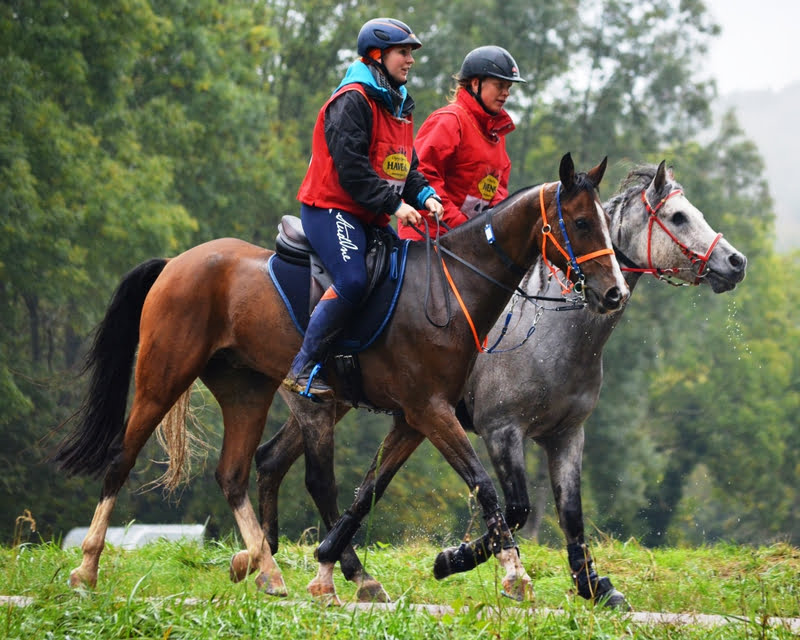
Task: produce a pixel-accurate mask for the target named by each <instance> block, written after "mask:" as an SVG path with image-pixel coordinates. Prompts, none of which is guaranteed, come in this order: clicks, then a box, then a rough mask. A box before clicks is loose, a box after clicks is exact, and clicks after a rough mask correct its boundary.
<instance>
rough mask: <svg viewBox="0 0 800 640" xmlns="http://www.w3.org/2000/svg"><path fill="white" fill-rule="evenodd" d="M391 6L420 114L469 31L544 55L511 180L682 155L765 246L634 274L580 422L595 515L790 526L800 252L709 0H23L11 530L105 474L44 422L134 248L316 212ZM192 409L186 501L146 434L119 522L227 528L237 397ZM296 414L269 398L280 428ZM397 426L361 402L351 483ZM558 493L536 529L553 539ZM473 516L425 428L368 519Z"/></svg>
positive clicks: (750, 236)
mask: <svg viewBox="0 0 800 640" xmlns="http://www.w3.org/2000/svg"><path fill="white" fill-rule="evenodd" d="M375 15H394V16H397V17H399V18H401V19H404V20H406V21H407V22H408V23H409V24H410V25H411V26H412V27H413V28H414V29H415V31H416V33H417V34H418V35H419V37H420V38H421V40H422V41H423V43H424V46H423V48H422V49H420V50H419V51H417V52H415V58H416V61H417V64H416V65H415V67H414V69H413V70H412V74H411V80H410V83H409V90H410V92H411V93H412V95H413V96H414V98H415V100H416V103H417V111H416V113H415V122H416V124H417V125H419V124H420V123H421V122H422V121H423V120H424V118H425V116H426V115H427V114H428V113H430V112H431V111H433V110H434V109H435V108H437V107H439V106H441V105H442V104H444V103H445V101H446V99H447V96H448V94H449V92H450V90H451V88H452V87H453V79H452V75H453V74H454V73H455V72H456V71H457V70H458V68H459V67H460V64H461V61H462V60H463V57H464V55H465V54H466V53H467V52H468V51H469V50H471V49H472V48H474V47H476V46H479V45H482V44H487V43H496V44H499V45H502V46H505V47H506V48H508V49H509V50H510V51H511V52H512V54H513V55H514V57H515V58H516V60H517V62H518V63H519V66H520V69H521V72H522V75H523V76H525V77H526V78H527V79H528V83H527V84H524V85H516V86H515V87H514V89H513V92H512V96H511V100H510V101H509V108H510V109H511V111H512V114H513V116H514V118H515V121H516V122H517V125H518V126H517V130H516V131H515V132H514V133H513V134H512V135H511V136H509V138H508V143H509V151H510V154H511V157H512V161H513V166H514V169H513V172H512V184H511V187H512V190H513V189H515V188H517V187H520V186H523V185H527V184H533V183H537V182H543V181H549V180H553V179H555V177H556V172H557V167H558V160H559V158H560V157H561V155H562V154H563V153H564V152H566V151H572V152H573V155H574V156H575V158H576V162H577V163H578V165H579V166H581V167H584V166H589V165H590V164H595V163H597V162H598V161H599V160H600V159H601V158H602V157H603V156H605V155H608V156H609V158H610V166H609V171H608V174H607V177H606V179H605V184H604V195H605V194H609V193H611V192H612V191H613V185H614V184H615V182H616V181H618V180H619V179H621V178H622V177H623V176H624V175H625V173H626V172H627V170H628V168H629V167H630V166H631V165H633V164H636V163H639V162H642V161H645V160H647V161H655V162H658V161H660V160H661V159H662V158H666V159H667V160H668V162H670V163H672V164H674V165H675V171H676V175H677V178H678V180H679V181H681V182H682V183H683V185H684V187H685V189H686V192H687V194H688V195H689V197H690V199H691V200H692V201H693V202H694V203H695V204H697V205H698V207H699V208H700V209H701V210H703V211H704V212H705V215H706V217H707V219H708V220H709V222H710V224H711V225H712V226H713V227H714V228H717V229H718V230H720V231H722V232H724V233H725V236H726V238H728V239H729V240H730V241H731V242H732V243H733V244H734V245H736V246H737V247H738V248H739V249H740V250H742V251H743V252H744V253H745V254H746V255H747V256H748V259H749V261H750V266H749V269H748V276H747V279H746V280H745V281H744V282H743V283H742V285H740V286H739V287H738V288H737V290H736V291H734V292H731V293H727V294H724V295H721V296H714V295H712V294H710V293H709V292H708V291H706V290H702V289H701V290H694V289H691V290H689V289H684V290H679V291H675V290H673V289H671V288H667V287H665V286H663V285H661V284H659V283H655V282H654V281H647V282H643V283H642V284H640V285H639V288H638V290H637V292H636V300H634V301H633V303H632V304H631V308H630V309H629V310H628V311H627V312H626V315H625V317H624V319H623V321H622V323H621V326H620V327H619V328H618V330H617V332H616V335H615V337H614V338H613V339H612V340H611V341H610V344H609V345H608V346H607V348H606V357H605V364H606V382H605V386H604V390H603V394H602V397H601V403H600V406H599V407H598V409H597V411H596V412H595V414H594V415H593V416H592V418H591V419H590V421H589V424H588V425H587V436H586V437H587V440H586V443H587V446H586V461H585V478H586V481H585V482H584V487H585V490H584V507H585V513H586V516H587V518H588V521H589V522H590V523H592V524H593V525H594V527H595V528H596V529H598V530H600V531H603V532H607V533H610V534H614V535H616V536H618V537H620V538H621V539H627V538H628V537H629V536H636V537H637V538H639V539H642V540H645V541H647V542H648V543H649V544H660V543H663V542H664V541H665V540H667V541H670V542H676V543H677V542H694V543H702V542H704V541H705V540H716V539H728V540H736V541H738V542H752V543H761V542H765V541H771V540H780V539H790V540H792V542H797V537H796V536H797V532H798V531H800V513H799V512H798V507H797V505H798V504H800V500H798V497H797V482H796V480H797V478H798V475H799V474H800V460H799V459H798V453H797V452H798V451H800V441H798V439H799V438H800V436H799V435H798V432H797V429H795V428H794V423H795V422H796V416H797V415H798V406H797V404H798V397H800V395H799V394H798V386H799V382H798V381H800V374H799V373H798V370H797V368H798V365H797V362H796V358H793V357H792V356H793V353H794V351H795V350H796V349H795V347H796V344H797V338H798V335H797V332H798V326H797V322H796V318H797V317H798V309H797V303H796V300H798V299H799V298H800V296H798V295H797V293H798V292H797V291H796V288H797V285H796V284H795V283H796V282H797V281H798V279H797V278H795V277H794V276H795V275H798V261H797V256H796V255H794V256H780V255H776V254H775V253H774V251H773V250H772V245H773V239H774V235H775V229H774V228H773V224H774V222H773V211H772V201H771V199H770V194H769V189H768V185H767V184H766V182H765V179H764V167H763V162H762V161H761V159H760V157H759V155H758V153H757V150H756V149H755V147H754V146H753V144H752V142H750V141H748V140H746V139H745V138H744V137H743V136H742V133H741V131H740V130H739V128H738V125H737V123H736V120H735V117H734V115H733V114H730V115H729V116H728V117H727V118H726V119H725V120H724V121H723V123H722V124H721V126H720V127H719V129H718V130H715V131H708V130H704V127H706V126H707V124H708V113H709V105H710V101H711V99H712V98H713V93H714V89H713V85H712V84H710V82H709V81H707V80H705V79H703V78H702V76H698V75H697V74H696V73H694V70H696V69H697V68H701V67H702V65H703V60H704V57H705V56H706V55H707V47H708V44H709V42H710V39H711V38H713V37H714V35H716V33H717V27H716V25H714V24H713V22H712V21H711V19H710V16H709V15H708V14H707V13H706V12H705V7H704V4H703V3H702V2H699V1H692V2H680V3H656V2H641V1H637V2H634V1H633V0H605V1H604V2H602V3H586V2H578V1H577V0H560V1H558V2H545V1H544V0H535V1H532V2H531V1H530V0H529V1H527V2H523V1H522V0H510V1H507V2H502V3H501V2H496V1H494V0H480V1H479V2H475V1H471V2H465V1H464V0H449V1H448V2H444V1H443V0H430V1H429V2H426V3H422V4H420V5H417V6H413V7H409V6H408V5H407V4H400V3H398V2H395V1H385V2H384V1H381V2H378V3H377V4H372V5H369V6H367V5H364V4H363V3H357V2H355V1H354V0H347V1H345V2H331V1H329V0H288V1H285V0H281V2H275V1H272V0H268V1H267V2H263V3H256V4H254V3H251V2H244V1H243V0H235V1H234V2H228V3H224V4H220V3H217V2H212V1H211V0H201V1H198V2H189V1H188V0H164V1H160V2H148V1H147V0H125V1H124V2H117V3H115V4H114V6H113V7H111V6H106V4H104V3H100V2H96V1H93V0H70V1H69V2H66V3H64V2H55V1H53V0H45V1H42V2H36V3H26V2H20V1H18V0H17V1H13V2H7V3H3V4H2V5H1V6H0V231H2V233H0V326H2V331H0V427H2V432H1V433H2V437H1V438H0V465H2V468H3V469H4V473H3V474H2V477H0V512H2V513H4V514H6V518H5V519H4V520H3V521H2V522H0V538H2V539H6V540H10V539H12V536H13V531H14V519H15V517H16V516H17V515H20V514H21V513H22V512H23V510H24V509H26V508H27V509H31V511H32V513H33V516H34V519H35V520H36V522H37V526H38V533H37V534H26V535H28V536H30V535H33V536H34V537H35V536H36V535H41V536H43V537H44V538H45V539H49V538H56V539H57V538H58V537H59V536H60V535H63V534H64V533H65V532H66V531H67V530H68V529H69V528H71V527H72V526H77V525H84V524H86V522H87V521H88V519H89V518H90V517H91V513H92V510H93V508H94V505H95V501H96V499H97V495H98V490H99V486H98V482H97V481H95V480H87V479H83V478H71V479H64V478H63V477H61V476H60V475H59V474H58V473H57V472H56V470H55V469H54V468H53V467H52V466H50V465H49V464H47V463H46V462H45V460H46V454H47V452H48V451H49V448H50V446H51V445H52V444H53V441H54V437H55V438H58V437H59V434H58V433H55V434H53V433H51V431H52V430H56V429H57V425H61V424H62V423H63V422H64V420H65V419H66V418H67V417H68V416H70V415H71V414H72V413H73V412H74V411H75V410H76V409H77V407H78V406H79V404H80V399H81V396H82V391H83V389H84V385H85V384H86V381H85V380H84V379H83V378H80V377H78V370H79V367H80V363H81V361H82V358H83V354H84V351H85V348H86V344H87V342H88V340H89V339H90V337H91V330H92V327H93V326H95V325H96V324H97V322H98V320H99V319H100V318H101V317H102V314H103V313H104V311H105V308H106V304H107V303H108V300H109V298H110V295H111V292H112V291H113V289H114V287H115V286H116V284H117V283H118V282H119V281H120V279H121V277H122V275H123V274H124V273H126V272H127V271H128V270H129V269H130V268H132V267H133V266H134V265H136V264H137V263H139V262H141V261H142V260H144V259H146V258H150V257H153V256H173V255H176V254H178V253H180V252H181V251H183V250H184V249H186V248H188V247H190V246H192V245H194V244H198V243H200V242H203V241H206V240H208V239H211V238H213V237H219V236H237V237H241V238H243V239H246V240H249V241H252V242H256V243H259V244H262V245H264V246H268V247H269V246H271V244H272V242H273V238H274V234H275V225H276V223H277V221H278V219H279V217H280V216H281V215H283V214H286V213H295V212H296V211H297V203H296V201H295V194H296V191H297V188H298V186H299V184H300V181H301V179H302V177H303V175H304V171H305V167H306V166H307V163H308V154H309V150H310V140H311V130H312V127H313V123H314V120H315V118H316V115H317V111H318V109H319V108H320V105H321V104H322V103H323V102H324V100H325V99H326V98H327V96H328V95H329V94H330V91H331V90H332V89H333V88H334V87H335V86H336V84H337V83H338V81H339V79H340V78H341V75H342V73H343V72H344V69H345V68H346V66H347V65H348V64H349V63H350V62H351V61H352V60H353V58H354V56H355V52H354V48H355V39H356V34H357V32H358V29H359V27H360V26H361V24H362V23H363V22H364V21H365V20H367V19H368V18H371V17H374V16H375ZM700 139H702V140H704V141H707V142H699V141H698V140H700ZM609 185H611V186H609ZM195 407H196V412H197V414H198V416H199V419H200V422H202V424H203V425H204V427H205V430H206V433H205V434H204V435H205V437H206V439H207V440H208V442H209V445H210V449H209V450H208V452H206V453H205V454H204V455H205V459H204V460H200V461H198V462H199V463H200V464H198V466H197V467H196V475H195V476H194V477H193V478H192V480H191V482H190V483H189V484H188V485H186V487H185V488H184V489H183V492H182V493H181V494H180V496H179V497H180V501H177V497H178V496H172V497H171V498H168V499H165V498H164V496H162V495H161V494H160V492H158V491H155V492H141V491H138V490H139V489H142V488H143V487H145V486H146V485H147V484H148V483H149V482H151V481H152V480H154V479H155V478H156V477H158V476H159V475H160V474H161V472H162V471H163V465H162V460H161V459H162V458H163V454H162V453H161V452H160V451H159V450H158V447H157V446H156V445H155V443H150V444H148V446H147V447H146V449H145V450H144V451H143V453H142V455H141V456H140V459H139V465H138V467H137V469H136V470H135V471H134V473H133V474H132V476H131V479H130V481H129V483H128V485H127V486H128V488H130V489H131V491H127V490H125V491H123V492H122V494H121V495H120V499H119V504H118V506H117V510H116V512H115V515H114V524H123V523H125V522H127V521H129V520H131V519H137V520H140V521H143V522H153V521H158V520H161V521H184V522H205V521H206V519H208V522H209V527H210V530H211V531H213V532H214V533H215V534H216V535H221V536H224V535H227V534H229V533H230V532H231V531H233V529H234V522H233V518H232V516H231V514H230V509H229V508H228V506H227V504H226V503H225V500H224V499H223V497H222V495H221V492H220V491H219V489H218V487H217V485H216V482H215V480H214V478H213V466H214V464H215V463H216V451H217V450H218V449H219V446H220V442H221V433H222V426H221V419H220V416H219V412H218V410H217V407H216V404H215V402H214V401H213V399H212V398H210V397H209V396H208V393H207V392H205V391H203V390H199V391H198V393H197V394H196V396H195ZM285 417H286V408H285V407H284V406H283V405H282V403H280V402H277V403H276V406H275V407H274V409H273V410H272V412H271V415H270V417H269V419H268V421H267V424H266V427H265V435H266V436H267V437H268V436H270V435H272V434H274V433H275V432H276V431H277V430H278V428H279V427H280V425H281V424H282V422H283V420H284V419H285ZM387 429H388V419H387V418H386V416H381V415H376V414H370V413H366V412H363V411H362V412H356V411H353V412H351V413H350V414H349V415H348V416H347V417H346V418H345V419H344V420H343V421H342V424H341V425H340V427H339V428H338V432H337V450H336V467H337V474H338V479H339V484H340V502H341V503H342V505H345V504H347V503H349V502H350V496H351V495H352V491H353V489H354V487H356V486H357V485H358V483H359V482H360V480H361V477H362V474H363V473H364V472H365V471H366V469H367V468H368V466H369V463H370V462H371V460H372V456H373V455H374V452H375V450H376V448H377V446H378V443H379V442H380V441H381V439H382V437H383V435H384V434H385V433H386V431H387ZM529 446H530V448H531V451H533V450H534V447H533V445H532V444H531V445H529ZM482 447H483V445H482V444H480V443H477V442H476V449H478V451H479V453H481V454H482ZM531 459H532V462H531V465H530V466H531V471H532V472H533V471H536V470H537V469H538V470H542V467H541V463H538V462H534V461H533V460H534V457H533V456H531ZM303 472H304V465H303V464H302V462H301V463H300V464H297V465H295V467H294V468H293V469H292V470H291V471H290V473H289V475H288V476H287V478H286V481H285V483H284V485H283V487H282V489H281V493H280V503H281V510H280V513H281V527H282V532H284V533H286V534H287V535H289V536H290V537H291V538H292V539H299V537H300V536H301V535H302V534H303V532H304V531H306V530H307V529H309V528H310V531H308V534H307V535H308V536H311V539H313V537H314V536H316V535H318V532H317V531H316V529H318V528H319V525H320V523H319V517H318V515H317V514H316V509H315V508H314V506H313V504H312V503H311V500H310V499H309V498H308V496H307V494H306V491H305V488H304V481H303ZM253 483H254V474H253V476H251V486H252V484H253ZM540 484H546V481H544V480H543V479H542V480H541V481H540ZM549 513H550V510H548V512H547V514H546V517H545V521H544V525H543V526H544V529H543V534H542V535H543V537H544V538H546V539H547V540H548V541H551V542H553V543H556V544H561V536H560V533H559V532H558V531H557V526H556V523H555V520H554V518H553V517H552V516H550V515H549ZM474 516H475V514H474V513H473V511H472V507H471V503H470V497H469V495H468V492H467V488H466V487H464V486H463V483H462V482H461V480H460V479H459V478H458V477H457V475H456V474H455V473H454V472H453V471H452V470H451V469H450V468H449V467H448V466H447V465H446V464H445V463H444V462H443V461H442V457H441V456H440V454H439V453H438V452H436V451H435V450H434V449H433V447H431V446H430V445H429V444H427V443H425V444H424V445H423V446H421V447H420V449H419V451H417V452H416V453H415V454H414V456H412V458H411V459H410V460H409V461H408V463H407V464H406V466H405V468H404V469H403V470H401V471H400V473H399V474H398V476H397V478H396V479H395V481H394V482H393V483H392V485H391V486H390V487H389V489H388V491H387V493H386V496H385V498H384V499H383V500H382V501H381V503H380V504H379V505H378V508H377V509H376V510H375V513H374V515H373V516H372V518H371V520H370V522H369V523H368V525H366V524H365V526H364V527H362V531H361V532H360V534H359V535H360V536H361V537H360V538H359V540H360V541H363V540H365V539H367V535H369V539H370V540H375V541H380V542H386V543H392V542H397V541H401V540H415V539H428V538H434V539H437V540H441V541H447V542H448V543H450V542H453V541H454V540H458V539H459V538H461V537H463V536H464V535H466V534H467V533H468V531H471V532H472V533H474V531H475V529H474V523H473V519H474ZM477 520H478V524H479V525H480V524H482V521H481V520H480V518H479V517H478V518H477ZM471 526H472V529H471V530H470V527H471ZM703 532H704V533H703ZM129 613H131V615H137V614H136V613H132V612H129ZM76 615H83V614H77V613H76ZM252 615H256V614H255V613H253V614H252ZM221 624H231V623H230V621H227V620H226V621H224V622H222V623H221ZM405 624H407V621H405V619H404V621H401V622H398V625H399V626H398V628H397V635H402V631H403V629H404V628H405V627H403V625H405ZM458 624H459V623H458V622H455V623H454V625H455V627H454V628H458ZM574 624H576V625H578V626H579V625H580V624H583V622H574ZM88 628H89V627H88V626H87V629H88ZM448 628H449V627H448ZM314 629H316V627H313V626H311V627H308V629H306V631H307V633H308V634H310V635H313V634H314V633H315V631H314ZM426 629H427V631H426V633H427V632H430V633H439V632H440V631H441V629H440V628H439V627H438V626H436V625H433V626H431V627H426ZM434 629H438V631H433V630H434ZM320 633H321V632H320ZM346 633H347V631H342V634H344V635H346Z"/></svg>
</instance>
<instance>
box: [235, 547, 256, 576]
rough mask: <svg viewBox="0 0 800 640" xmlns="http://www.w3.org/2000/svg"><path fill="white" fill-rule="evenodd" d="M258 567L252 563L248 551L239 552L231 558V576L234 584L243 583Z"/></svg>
mask: <svg viewBox="0 0 800 640" xmlns="http://www.w3.org/2000/svg"><path fill="white" fill-rule="evenodd" d="M256 568H257V567H256V566H255V565H254V564H253V563H252V562H250V554H249V553H248V552H247V551H239V553H236V554H234V555H233V557H232V558H231V566H230V576H231V581H232V582H241V581H242V580H244V579H245V578H246V577H247V576H248V575H250V574H251V573H253V572H254V571H255V570H256Z"/></svg>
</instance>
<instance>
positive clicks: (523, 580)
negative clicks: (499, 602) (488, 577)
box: [500, 575, 533, 602]
mask: <svg viewBox="0 0 800 640" xmlns="http://www.w3.org/2000/svg"><path fill="white" fill-rule="evenodd" d="M500 593H501V594H502V595H504V596H505V597H506V598H511V599H512V600H516V601H517V602H525V601H529V600H533V586H532V585H531V579H530V578H529V577H528V576H527V575H526V576H520V577H517V578H506V579H504V580H503V588H502V590H501V591H500Z"/></svg>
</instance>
